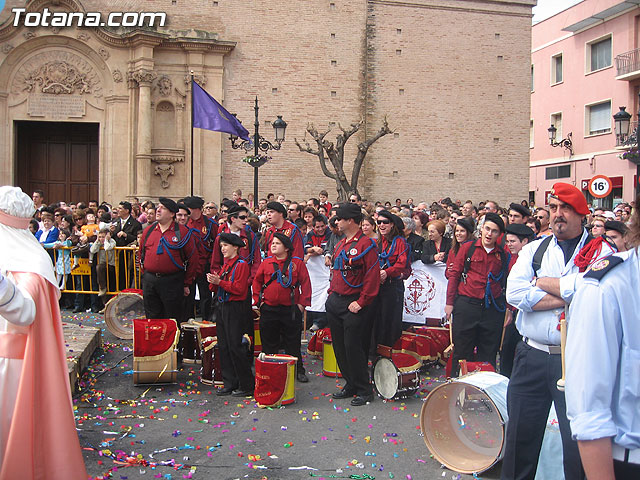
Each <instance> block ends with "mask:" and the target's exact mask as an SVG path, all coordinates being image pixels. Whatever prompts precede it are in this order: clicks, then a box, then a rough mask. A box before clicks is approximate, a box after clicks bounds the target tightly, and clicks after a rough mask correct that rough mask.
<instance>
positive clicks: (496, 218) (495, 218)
mask: <svg viewBox="0 0 640 480" xmlns="http://www.w3.org/2000/svg"><path fill="white" fill-rule="evenodd" d="M484 221H485V223H486V222H493V223H495V224H496V225H497V226H498V228H499V229H500V231H501V232H502V233H504V220H502V217H501V216H500V215H498V214H497V213H493V212H489V213H486V214H485V216H484Z"/></svg>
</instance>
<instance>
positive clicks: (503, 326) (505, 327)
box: [498, 308, 509, 351]
mask: <svg viewBox="0 0 640 480" xmlns="http://www.w3.org/2000/svg"><path fill="white" fill-rule="evenodd" d="M508 316H509V309H508V308H507V309H506V310H505V312H504V321H503V322H502V338H501V339H500V348H499V349H498V351H502V344H503V343H504V333H505V332H506V331H507V326H506V325H505V324H506V322H507V317H508Z"/></svg>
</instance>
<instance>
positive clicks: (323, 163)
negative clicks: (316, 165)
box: [294, 124, 336, 180]
mask: <svg viewBox="0 0 640 480" xmlns="http://www.w3.org/2000/svg"><path fill="white" fill-rule="evenodd" d="M330 131H331V129H329V130H327V131H326V132H318V130H317V129H316V128H315V127H314V126H313V125H311V124H309V125H307V132H309V135H311V136H312V137H313V139H314V140H315V141H316V144H317V145H318V150H313V148H312V147H311V145H310V144H309V142H307V141H306V140H305V146H304V147H303V146H302V145H300V142H298V139H297V138H294V141H295V143H296V145H297V146H298V148H299V149H300V151H301V152H307V153H310V154H312V155H315V156H316V157H318V159H319V160H320V168H321V169H322V173H324V174H325V175H326V176H327V177H329V178H330V179H332V180H336V175H335V174H334V173H331V171H329V169H328V168H327V160H326V159H325V156H324V149H323V146H322V141H323V140H324V137H325V136H326V135H327V134H328V133H329V132H330Z"/></svg>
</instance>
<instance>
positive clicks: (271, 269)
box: [253, 233, 311, 383]
mask: <svg viewBox="0 0 640 480" xmlns="http://www.w3.org/2000/svg"><path fill="white" fill-rule="evenodd" d="M292 250H293V244H292V243H291V240H290V239H289V237H287V236H286V235H285V234H284V233H275V234H274V238H273V240H272V242H271V255H272V256H271V257H268V258H267V259H266V260H265V261H264V262H262V264H261V265H260V268H259V269H258V273H257V275H256V278H255V279H254V280H253V303H254V305H257V306H258V307H259V308H260V338H261V339H262V351H263V352H264V353H269V354H272V353H278V352H279V351H280V346H281V345H282V347H283V348H284V352H285V353H286V354H288V355H293V356H294V357H297V358H298V371H297V374H296V378H297V379H298V381H299V382H302V383H306V382H308V381H309V378H307V375H306V374H305V370H304V366H303V365H302V353H301V351H300V337H301V334H302V312H303V311H304V307H308V306H309V305H311V280H310V279H309V273H308V272H307V267H306V266H305V264H304V261H303V260H301V259H299V258H295V257H292Z"/></svg>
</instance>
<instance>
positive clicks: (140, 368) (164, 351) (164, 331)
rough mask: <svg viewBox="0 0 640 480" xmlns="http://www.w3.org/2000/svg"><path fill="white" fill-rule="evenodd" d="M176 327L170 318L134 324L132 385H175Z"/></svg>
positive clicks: (176, 364)
mask: <svg viewBox="0 0 640 480" xmlns="http://www.w3.org/2000/svg"><path fill="white" fill-rule="evenodd" d="M178 337H179V332H178V325H177V324H176V321H175V320H173V319H153V320H150V319H146V318H143V319H135V320H134V321H133V383H134V385H140V384H155V383H176V381H177V375H178V359H177V354H176V346H177V345H178Z"/></svg>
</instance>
